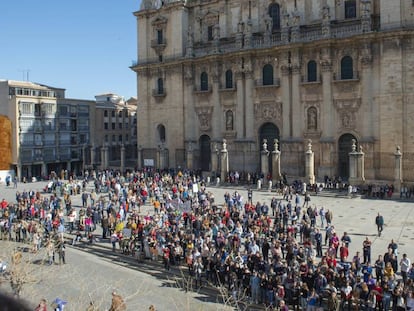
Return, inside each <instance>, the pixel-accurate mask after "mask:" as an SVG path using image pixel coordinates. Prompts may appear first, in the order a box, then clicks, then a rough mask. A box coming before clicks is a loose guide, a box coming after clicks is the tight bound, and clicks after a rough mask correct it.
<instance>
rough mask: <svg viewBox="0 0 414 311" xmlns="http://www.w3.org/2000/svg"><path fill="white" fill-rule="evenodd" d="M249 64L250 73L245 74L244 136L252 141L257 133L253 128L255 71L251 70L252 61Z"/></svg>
mask: <svg viewBox="0 0 414 311" xmlns="http://www.w3.org/2000/svg"><path fill="white" fill-rule="evenodd" d="M248 62H249V65H248V66H249V71H247V72H246V73H245V77H246V84H245V95H246V98H245V107H244V108H245V115H244V120H245V127H244V128H245V132H244V133H243V136H244V137H246V138H247V139H251V140H254V138H253V137H252V135H253V133H254V132H255V130H254V128H253V126H254V121H253V116H254V104H253V93H252V92H253V88H254V81H253V71H252V70H250V69H251V67H252V66H251V64H250V61H248Z"/></svg>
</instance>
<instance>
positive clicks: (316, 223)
mask: <svg viewBox="0 0 414 311" xmlns="http://www.w3.org/2000/svg"><path fill="white" fill-rule="evenodd" d="M89 182H93V185H94V190H93V191H87V190H86V186H87V185H88V183H89ZM301 187H303V183H300V182H298V183H294V184H292V185H286V184H283V185H282V187H281V190H280V191H281V196H280V197H278V196H275V197H274V198H273V199H272V200H271V201H270V202H255V201H254V199H253V197H252V194H251V192H250V191H249V194H248V197H247V198H244V197H243V196H242V195H241V194H240V193H239V192H238V191H234V192H233V191H232V192H227V193H226V194H225V196H224V198H223V201H224V203H223V204H219V202H218V201H221V199H220V200H219V199H217V198H215V197H214V195H213V193H212V192H210V191H208V188H207V186H206V184H205V183H204V181H203V180H202V179H201V178H200V177H198V176H196V175H193V174H191V173H190V172H181V171H180V172H177V173H176V174H175V173H172V172H155V171H137V172H133V173H128V174H127V175H125V176H121V175H119V174H118V173H116V172H112V171H102V172H91V173H89V174H87V175H86V174H85V178H84V179H83V180H82V181H80V182H79V181H68V182H66V183H64V182H62V181H60V180H59V179H56V180H55V181H54V182H53V184H52V189H51V193H50V194H49V195H45V194H40V193H31V192H29V193H27V194H25V193H22V194H16V201H17V203H16V204H5V206H6V208H4V209H3V208H2V223H3V225H2V226H1V228H2V230H1V232H2V235H3V236H5V237H7V238H11V239H16V240H17V241H20V240H22V241H27V240H29V241H31V242H32V243H33V245H34V246H33V251H36V249H38V247H39V242H35V241H36V238H35V236H36V234H40V235H41V230H44V231H45V232H46V233H51V232H54V236H57V237H59V236H61V235H60V233H62V232H63V231H64V229H63V228H62V227H64V225H65V222H66V223H67V224H66V225H67V227H68V229H67V230H69V232H70V233H74V239H73V242H72V243H73V244H74V245H75V244H77V243H78V242H79V241H80V240H81V239H85V238H86V239H87V240H88V241H89V242H90V243H94V238H95V236H94V234H93V232H94V231H95V229H96V228H97V226H101V227H102V236H101V238H102V239H104V240H105V239H107V240H108V242H110V243H111V244H112V247H113V251H122V252H124V253H132V254H134V253H140V254H142V256H143V257H145V258H147V259H150V260H151V259H152V260H162V261H163V263H164V266H165V269H166V270H169V269H171V266H186V267H187V268H188V274H189V276H190V277H191V278H193V279H194V281H195V282H194V284H195V286H196V287H201V286H205V285H207V284H208V285H211V286H223V287H225V288H226V289H227V290H228V293H229V295H231V296H232V297H233V299H234V301H238V300H247V301H248V302H249V303H253V304H265V305H266V306H268V307H272V308H275V309H278V310H288V306H290V308H293V309H294V310H317V309H318V308H323V309H324V310H391V308H392V310H393V311H394V310H409V309H413V308H414V296H413V290H414V285H413V284H414V265H413V264H411V262H410V259H409V258H408V256H407V255H406V254H402V255H400V254H399V249H398V244H397V243H396V242H395V241H394V240H390V243H389V246H388V249H387V250H384V255H380V256H378V258H371V245H372V241H370V239H369V237H366V239H365V240H364V242H363V245H361V252H359V251H358V252H356V253H355V254H350V253H349V245H350V243H352V241H351V237H350V236H349V234H348V233H346V232H344V233H340V232H337V231H336V230H335V224H334V221H333V219H334V215H333V213H332V211H331V210H329V209H327V208H324V207H316V206H315V205H314V204H311V203H310V201H311V196H310V195H309V193H307V192H306V189H302V188H301ZM74 189H75V190H74ZM73 195H80V196H81V198H82V206H81V207H80V208H75V207H73V206H71V196H73ZM148 204H150V205H151V206H152V209H153V210H152V212H145V213H143V212H142V206H144V205H146V206H148ZM379 216H381V215H379V214H378V215H376V219H375V223H376V224H377V226H378V231H379V233H380V232H381V231H382V225H383V223H384V219H383V218H382V220H381V221H379V220H377V219H378V217H379ZM381 217H382V216H381ZM19 224H21V227H20V229H19V230H17V229H16V228H17V227H19ZM35 224H37V225H35ZM12 228H13V229H12ZM33 228H35V229H33ZM41 228H42V229H41ZM16 230H17V231H16ZM17 232H20V233H17ZM24 232H25V233H24ZM57 241H59V238H58V240H57ZM49 243H52V242H50V240H48V242H47V243H46V244H45V245H49ZM53 245H54V244H53ZM63 245H64V244H63ZM49 247H50V250H51V251H50V255H51V261H52V260H53V257H52V255H53V254H54V252H52V249H54V250H55V251H56V247H54V246H47V248H48V249H49ZM58 253H59V251H58ZM59 258H60V257H59ZM61 261H62V260H61ZM63 263H64V257H63Z"/></svg>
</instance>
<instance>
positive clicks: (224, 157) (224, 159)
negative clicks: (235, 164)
mask: <svg viewBox="0 0 414 311" xmlns="http://www.w3.org/2000/svg"><path fill="white" fill-rule="evenodd" d="M228 156H229V153H228V151H227V141H226V140H225V139H223V147H222V149H221V152H220V161H221V165H220V176H221V180H222V182H223V181H225V180H226V178H227V174H228V172H229V157H228Z"/></svg>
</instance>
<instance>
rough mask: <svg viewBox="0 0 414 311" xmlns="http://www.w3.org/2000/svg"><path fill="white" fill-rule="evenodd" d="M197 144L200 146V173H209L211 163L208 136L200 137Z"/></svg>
mask: <svg viewBox="0 0 414 311" xmlns="http://www.w3.org/2000/svg"><path fill="white" fill-rule="evenodd" d="M199 144H200V158H199V159H200V163H199V168H200V169H201V170H202V171H210V162H211V148H210V137H209V136H208V135H202V136H201V137H200V141H199Z"/></svg>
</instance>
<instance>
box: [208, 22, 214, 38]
mask: <svg viewBox="0 0 414 311" xmlns="http://www.w3.org/2000/svg"><path fill="white" fill-rule="evenodd" d="M207 40H208V41H213V40H214V26H213V25H209V26H208V27H207Z"/></svg>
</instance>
